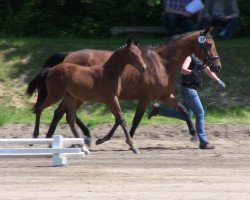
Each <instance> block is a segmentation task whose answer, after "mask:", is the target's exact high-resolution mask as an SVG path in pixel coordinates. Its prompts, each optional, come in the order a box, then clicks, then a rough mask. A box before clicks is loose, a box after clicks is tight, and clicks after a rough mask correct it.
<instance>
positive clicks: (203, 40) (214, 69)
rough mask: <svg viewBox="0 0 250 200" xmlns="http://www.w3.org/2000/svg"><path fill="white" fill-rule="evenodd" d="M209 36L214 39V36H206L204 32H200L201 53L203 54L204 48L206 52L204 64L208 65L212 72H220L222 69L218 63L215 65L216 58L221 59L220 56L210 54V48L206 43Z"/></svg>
mask: <svg viewBox="0 0 250 200" xmlns="http://www.w3.org/2000/svg"><path fill="white" fill-rule="evenodd" d="M208 38H212V39H213V36H211V35H209V36H205V35H203V34H200V36H199V37H198V43H199V45H200V53H199V54H201V50H202V49H204V50H205V53H206V59H205V61H204V64H205V65H206V66H208V67H209V68H210V69H211V71H212V72H219V71H220V69H221V68H220V66H218V65H215V64H214V62H215V60H217V59H219V58H220V57H219V56H218V55H217V56H210V55H209V53H208V52H209V50H208V47H207V45H206V41H207V39H208Z"/></svg>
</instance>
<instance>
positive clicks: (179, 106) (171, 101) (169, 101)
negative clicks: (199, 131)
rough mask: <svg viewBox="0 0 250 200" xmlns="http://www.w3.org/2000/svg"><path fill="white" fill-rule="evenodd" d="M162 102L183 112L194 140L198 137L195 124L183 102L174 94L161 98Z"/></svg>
mask: <svg viewBox="0 0 250 200" xmlns="http://www.w3.org/2000/svg"><path fill="white" fill-rule="evenodd" d="M161 101H162V102H164V103H167V104H168V105H169V106H171V107H172V108H175V109H177V110H178V111H179V112H180V113H182V114H183V116H184V118H185V121H186V123H187V126H188V129H189V134H190V135H191V136H192V140H194V139H195V138H196V136H197V135H196V129H195V127H194V124H193V122H192V120H191V118H190V116H189V114H188V111H187V109H186V107H185V106H183V105H182V103H181V102H179V101H177V100H176V98H175V97H174V95H173V94H171V95H170V97H169V98H167V99H161Z"/></svg>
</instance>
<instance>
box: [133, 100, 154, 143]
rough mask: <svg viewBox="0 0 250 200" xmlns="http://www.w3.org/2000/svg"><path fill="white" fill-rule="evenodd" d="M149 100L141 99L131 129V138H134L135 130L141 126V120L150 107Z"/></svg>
mask: <svg viewBox="0 0 250 200" xmlns="http://www.w3.org/2000/svg"><path fill="white" fill-rule="evenodd" d="M149 102H150V101H149V100H148V99H140V100H139V102H138V105H137V108H136V112H135V116H134V118H133V123H132V126H131V129H130V131H129V133H130V136H131V137H132V138H133V136H134V134H135V130H136V129H137V127H138V126H139V124H140V122H141V119H142V117H143V115H144V113H145V111H146V109H147V107H148V104H149Z"/></svg>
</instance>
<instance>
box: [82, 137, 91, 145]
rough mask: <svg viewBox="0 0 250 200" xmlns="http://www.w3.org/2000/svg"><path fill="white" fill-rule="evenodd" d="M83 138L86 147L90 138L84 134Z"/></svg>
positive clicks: (89, 143) (89, 142)
mask: <svg viewBox="0 0 250 200" xmlns="http://www.w3.org/2000/svg"><path fill="white" fill-rule="evenodd" d="M83 140H84V143H85V144H86V145H87V146H88V147H91V142H92V139H91V138H90V137H87V136H84V137H83Z"/></svg>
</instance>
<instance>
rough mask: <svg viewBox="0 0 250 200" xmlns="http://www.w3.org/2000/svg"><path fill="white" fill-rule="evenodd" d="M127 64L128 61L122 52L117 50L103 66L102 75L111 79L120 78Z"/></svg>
mask: <svg viewBox="0 0 250 200" xmlns="http://www.w3.org/2000/svg"><path fill="white" fill-rule="evenodd" d="M127 64H128V59H127V56H126V54H125V53H124V51H122V50H117V51H115V52H114V53H113V54H112V55H111V57H110V58H109V59H108V60H107V62H106V63H105V64H104V66H103V68H104V74H106V75H107V76H112V77H113V78H115V77H120V76H121V74H122V72H123V71H124V69H125V66H126V65H127Z"/></svg>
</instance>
